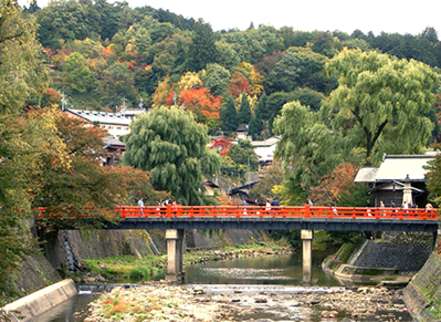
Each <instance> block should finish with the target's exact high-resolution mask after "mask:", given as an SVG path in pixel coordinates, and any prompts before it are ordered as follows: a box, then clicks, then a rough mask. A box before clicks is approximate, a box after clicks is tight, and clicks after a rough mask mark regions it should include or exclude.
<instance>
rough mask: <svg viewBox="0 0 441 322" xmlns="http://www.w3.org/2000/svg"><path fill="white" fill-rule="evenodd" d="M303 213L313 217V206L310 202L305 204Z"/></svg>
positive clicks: (306, 216)
mask: <svg viewBox="0 0 441 322" xmlns="http://www.w3.org/2000/svg"><path fill="white" fill-rule="evenodd" d="M303 213H304V215H305V218H310V217H311V206H310V205H309V204H305V205H304V206H303Z"/></svg>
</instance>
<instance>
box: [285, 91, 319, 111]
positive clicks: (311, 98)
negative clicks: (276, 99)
mask: <svg viewBox="0 0 441 322" xmlns="http://www.w3.org/2000/svg"><path fill="white" fill-rule="evenodd" d="M290 95H291V96H292V100H297V101H300V103H302V104H303V105H305V106H309V107H310V108H311V110H313V111H318V110H320V107H321V105H322V101H323V100H324V99H325V96H324V95H323V94H322V93H320V92H317V91H315V90H313V89H310V88H308V87H300V88H296V89H295V90H294V91H293V92H291V93H290Z"/></svg>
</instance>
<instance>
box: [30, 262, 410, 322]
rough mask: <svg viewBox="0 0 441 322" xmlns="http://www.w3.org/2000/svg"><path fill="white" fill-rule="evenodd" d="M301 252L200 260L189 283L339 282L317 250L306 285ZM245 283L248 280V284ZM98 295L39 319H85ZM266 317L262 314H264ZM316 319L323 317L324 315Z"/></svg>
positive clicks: (322, 286) (319, 285) (322, 285)
mask: <svg viewBox="0 0 441 322" xmlns="http://www.w3.org/2000/svg"><path fill="white" fill-rule="evenodd" d="M300 256H301V255H299V254H293V255H277V256H276V255H266V256H258V257H251V258H250V257H246V258H239V259H231V260H222V261H215V262H207V263H202V264H196V265H192V266H190V267H188V268H187V269H186V278H187V283H188V284H201V285H204V287H205V288H206V289H207V290H208V291H209V292H216V290H217V289H218V288H219V286H215V285H213V286H210V285H212V284H221V285H224V286H223V289H222V287H221V290H222V292H225V291H228V289H229V288H230V289H233V290H234V288H235V287H236V288H239V289H246V288H250V287H251V288H253V287H254V288H256V290H258V291H259V292H262V291H265V288H268V287H269V286H264V285H278V286H279V287H281V286H301V288H300V289H302V288H303V289H308V292H314V290H315V289H317V290H318V291H323V290H330V289H333V288H334V287H335V286H337V285H339V283H338V282H337V281H336V280H335V279H333V278H332V277H330V276H328V275H327V274H325V273H324V272H323V271H322V270H321V267H320V263H321V261H322V259H323V255H321V254H315V257H314V258H313V281H312V287H306V288H304V287H303V286H302V264H301V257H300ZM244 284H248V286H245V285H244ZM225 285H226V286H225ZM234 285H236V286H234ZM239 285H243V286H239ZM253 285H254V286H253ZM259 285H260V286H259ZM83 289H87V287H86V288H84V286H83ZM274 289H276V286H274V287H273V288H271V290H272V291H271V292H274ZM268 290H270V288H268ZM97 296H98V295H97V293H94V292H92V294H82V295H81V294H80V295H78V296H77V297H76V298H74V299H72V300H71V301H68V302H66V303H64V304H62V305H60V306H59V307H57V308H56V309H55V310H52V311H50V312H48V313H46V314H45V315H44V316H41V317H40V318H39V319H38V320H36V322H47V321H50V322H79V321H83V319H84V318H85V317H86V314H87V313H86V309H87V304H88V303H89V302H91V301H92V300H94V299H95V298H96V297H97ZM265 317H266V316H261V317H260V318H265ZM340 317H344V316H340ZM266 318H269V317H266ZM400 320H403V321H411V320H410V319H409V316H401V318H400ZM315 321H321V319H317V320H315ZM323 321H325V320H323ZM326 321H327V320H326Z"/></svg>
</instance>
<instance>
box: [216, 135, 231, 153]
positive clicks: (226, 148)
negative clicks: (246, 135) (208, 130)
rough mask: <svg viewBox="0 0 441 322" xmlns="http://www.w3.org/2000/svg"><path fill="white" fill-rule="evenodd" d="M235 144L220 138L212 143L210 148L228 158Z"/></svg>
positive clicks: (223, 137) (222, 137)
mask: <svg viewBox="0 0 441 322" xmlns="http://www.w3.org/2000/svg"><path fill="white" fill-rule="evenodd" d="M232 145H233V142H232V141H231V140H230V139H228V138H226V137H225V136H221V137H218V138H216V139H214V140H213V141H211V145H210V148H211V149H216V150H218V151H219V154H220V155H221V156H226V155H227V154H228V153H229V152H230V148H231V146H232Z"/></svg>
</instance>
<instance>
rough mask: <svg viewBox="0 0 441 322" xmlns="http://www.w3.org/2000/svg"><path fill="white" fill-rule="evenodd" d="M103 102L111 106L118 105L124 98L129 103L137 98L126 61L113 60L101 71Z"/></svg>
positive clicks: (132, 76)
mask: <svg viewBox="0 0 441 322" xmlns="http://www.w3.org/2000/svg"><path fill="white" fill-rule="evenodd" d="M100 86H101V93H102V95H103V102H104V104H106V105H108V106H109V105H110V106H112V107H114V106H116V105H120V104H121V102H122V100H123V99H124V98H125V99H127V100H128V101H129V102H131V103H135V102H136V100H137V94H138V92H137V90H136V88H135V79H134V74H133V73H132V72H131V71H130V70H129V67H128V65H127V64H126V63H119V62H115V63H114V64H112V65H110V66H108V67H107V68H106V69H105V70H104V71H103V73H102V77H101V80H100Z"/></svg>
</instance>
